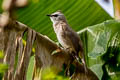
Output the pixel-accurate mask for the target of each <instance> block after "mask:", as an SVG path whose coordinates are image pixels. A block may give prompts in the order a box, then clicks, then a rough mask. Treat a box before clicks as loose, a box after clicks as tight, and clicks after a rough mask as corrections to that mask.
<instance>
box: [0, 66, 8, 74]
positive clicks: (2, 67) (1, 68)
mask: <svg viewBox="0 0 120 80" xmlns="http://www.w3.org/2000/svg"><path fill="white" fill-rule="evenodd" d="M7 69H8V66H7V65H5V64H0V73H4V72H5V71H6V70H7Z"/></svg>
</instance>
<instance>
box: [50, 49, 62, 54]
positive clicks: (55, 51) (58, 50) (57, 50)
mask: <svg viewBox="0 0 120 80" xmlns="http://www.w3.org/2000/svg"><path fill="white" fill-rule="evenodd" d="M59 52H62V50H61V49H60V48H58V49H56V50H54V51H53V52H52V55H54V54H56V53H59Z"/></svg>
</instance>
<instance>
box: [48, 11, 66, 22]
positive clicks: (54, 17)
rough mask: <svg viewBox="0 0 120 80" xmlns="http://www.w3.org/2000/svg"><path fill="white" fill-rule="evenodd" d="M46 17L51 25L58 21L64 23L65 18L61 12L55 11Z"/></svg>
mask: <svg viewBox="0 0 120 80" xmlns="http://www.w3.org/2000/svg"><path fill="white" fill-rule="evenodd" d="M47 16H49V17H50V19H51V21H52V22H53V23H56V22H59V21H66V19H65V16H64V14H63V13H62V12H61V11H57V12H55V13H52V14H49V15H47Z"/></svg>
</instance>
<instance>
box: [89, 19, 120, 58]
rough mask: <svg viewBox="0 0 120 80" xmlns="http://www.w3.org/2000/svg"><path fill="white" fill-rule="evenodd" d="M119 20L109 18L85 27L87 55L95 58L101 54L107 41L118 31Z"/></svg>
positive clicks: (105, 48)
mask: <svg viewBox="0 0 120 80" xmlns="http://www.w3.org/2000/svg"><path fill="white" fill-rule="evenodd" d="M119 26H120V21H114V20H109V21H105V22H103V23H101V24H98V25H95V26H91V27H88V28H87V31H88V53H89V57H92V58H97V56H101V55H103V54H104V53H105V52H106V51H107V48H108V43H109V42H110V41H111V39H112V38H113V37H114V36H115V34H116V33H119V32H120V31H119V30H120V27H119Z"/></svg>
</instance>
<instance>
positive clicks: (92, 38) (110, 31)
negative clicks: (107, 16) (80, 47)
mask: <svg viewBox="0 0 120 80" xmlns="http://www.w3.org/2000/svg"><path fill="white" fill-rule="evenodd" d="M119 26H120V21H116V20H108V21H105V22H103V23H101V24H97V25H95V26H90V27H88V28H86V31H87V34H86V35H85V36H87V37H85V38H86V39H85V40H86V43H85V44H84V45H87V46H86V53H87V55H88V62H87V63H88V65H89V67H90V68H91V69H92V70H93V71H94V72H95V73H96V74H97V76H98V77H99V79H100V80H101V79H102V80H104V79H105V78H106V77H107V79H108V77H109V78H110V79H111V75H110V74H111V73H115V74H114V75H120V74H116V73H119V72H120V62H119V61H120V57H119V56H120V27H119ZM83 33H84V32H83ZM83 33H82V34H83ZM116 78H117V76H116Z"/></svg>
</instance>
